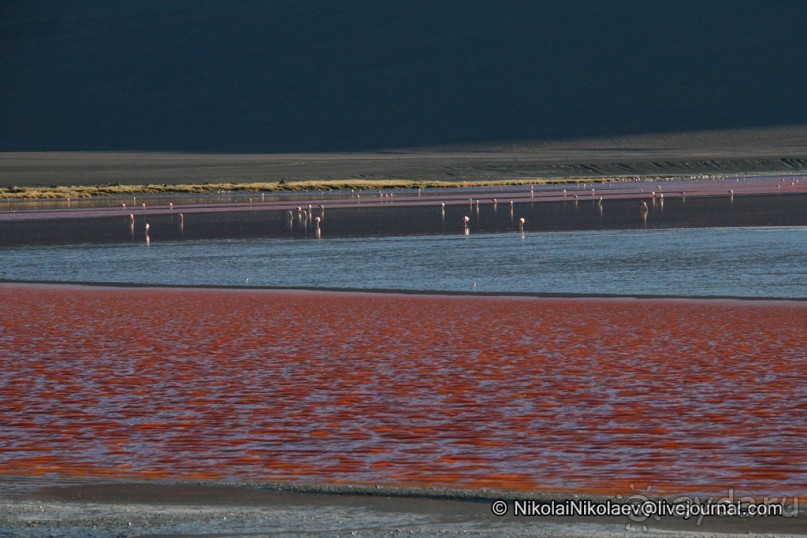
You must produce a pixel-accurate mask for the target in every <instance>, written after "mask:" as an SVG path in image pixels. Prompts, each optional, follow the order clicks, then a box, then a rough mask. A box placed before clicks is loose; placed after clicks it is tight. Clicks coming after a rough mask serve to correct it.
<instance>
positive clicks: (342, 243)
mask: <svg viewBox="0 0 807 538" xmlns="http://www.w3.org/2000/svg"><path fill="white" fill-rule="evenodd" d="M634 204H635V202H634ZM585 205H588V204H585ZM463 209H465V208H464V207H463ZM632 211H633V212H634V219H635V211H636V209H635V205H634V208H633V210H632ZM432 218H433V219H435V220H436V225H437V226H439V225H440V224H439V216H436V215H433V212H432ZM522 218H523V217H522ZM464 219H467V220H465V222H466V223H467V225H466V224H465V223H464V222H463V219H461V218H457V219H456V220H454V219H452V220H449V221H448V223H447V227H451V228H453V230H454V231H453V232H452V233H450V234H448V235H443V234H438V235H413V236H380V237H379V236H376V237H334V232H333V231H332V226H333V222H334V221H332V220H331V218H330V217H329V221H328V226H327V227H322V226H321V228H320V236H321V237H322V240H321V241H316V242H315V241H309V240H305V239H303V238H301V236H300V235H295V236H294V237H291V238H289V237H285V238H268V237H251V238H239V239H204V240H193V241H189V240H185V241H182V240H179V239H177V240H173V241H171V240H166V239H165V238H164V234H168V233H170V232H171V227H170V226H167V225H164V224H160V223H156V224H155V223H153V222H150V223H149V224H150V225H151V230H150V243H151V247H152V248H150V249H148V252H143V251H142V250H140V249H132V248H131V246H130V243H121V244H118V245H93V244H82V245H66V246H59V245H56V246H49V247H6V248H4V249H3V256H2V258H0V278H2V279H11V280H45V281H49V280H53V281H82V282H118V283H141V284H169V285H226V286H242V285H244V278H247V277H248V278H250V283H251V285H254V286H277V287H328V288H368V289H401V290H424V289H430V290H441V291H467V290H468V288H469V285H470V282H472V281H475V282H477V283H478V289H479V291H484V292H512V293H571V294H600V295H601V294H616V295H632V294H637V295H705V296H719V295H727V296H741V297H793V298H807V241H805V234H807V228H804V227H777V228H772V227H767V228H746V227H742V228H717V229H710V228H693V229H671V230H665V229H656V230H651V229H648V230H599V231H586V230H583V231H562V232H543V231H540V230H535V224H534V223H533V221H532V220H530V219H529V218H526V219H525V223H524V228H525V230H526V231H528V232H529V233H524V232H522V231H521V230H520V229H519V230H512V229H511V228H508V233H489V232H484V231H479V230H478V228H477V227H476V224H475V223H474V222H473V221H472V220H471V219H469V218H468V216H467V215H465V216H464ZM334 220H335V219H334ZM508 225H509V220H508ZM194 226H195V225H194V224H193V223H189V226H188V232H189V233H190V231H191V230H193V228H194ZM286 233H288V232H286ZM294 233H295V234H301V233H302V232H300V231H295V232H294ZM463 235H464V236H465V237H464V240H458V236H459V237H462V236H463ZM140 237H141V238H143V237H144V236H142V235H141V236H140ZM306 237H307V238H310V239H315V238H316V231H315V229H314V230H310V231H309V235H308V236H306ZM749 253H757V254H755V255H753V256H752V255H749ZM180 268H181V270H180Z"/></svg>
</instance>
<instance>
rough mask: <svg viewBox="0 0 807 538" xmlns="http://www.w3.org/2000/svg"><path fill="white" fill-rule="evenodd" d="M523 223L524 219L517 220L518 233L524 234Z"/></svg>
mask: <svg viewBox="0 0 807 538" xmlns="http://www.w3.org/2000/svg"><path fill="white" fill-rule="evenodd" d="M525 222H527V221H526V220H524V217H521V218H520V219H518V231H519V232H521V233H524V223H525Z"/></svg>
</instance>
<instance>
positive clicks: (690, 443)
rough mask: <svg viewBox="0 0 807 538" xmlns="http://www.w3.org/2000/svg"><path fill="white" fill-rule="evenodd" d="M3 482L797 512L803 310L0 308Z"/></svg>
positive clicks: (61, 296) (71, 291) (157, 295)
mask: <svg viewBox="0 0 807 538" xmlns="http://www.w3.org/2000/svg"><path fill="white" fill-rule="evenodd" d="M0 301H1V302H2V304H3V308H2V311H0V472H3V473H6V474H15V475H52V476H98V477H119V478H162V479H178V480H179V479H183V480H184V479H189V480H198V479H201V480H214V481H217V480H221V481H224V480H227V481H245V482H305V483H325V482H327V483H356V484H385V485H410V486H426V487H432V486H435V487H436V486H447V487H459V488H487V487H491V488H499V489H506V490H539V491H549V490H551V491H575V492H590V493H605V494H617V493H624V492H625V491H628V490H629V489H630V488H635V489H644V488H646V487H652V488H653V489H654V491H658V492H660V493H671V494H672V493H725V492H726V491H727V490H729V489H732V490H734V491H736V492H737V493H738V494H744V495H804V494H805V491H807V451H805V440H807V383H805V380H807V344H806V342H805V334H807V303H806V302H801V301H740V300H686V299H547V298H533V297H482V296H439V295H391V294H361V293H324V292H285V291H269V290H246V289H245V290H220V289H218V290H217V289H176V288H174V289H171V288H165V289H157V288H111V287H107V288H101V287H80V286H47V285H15V284H2V285H0Z"/></svg>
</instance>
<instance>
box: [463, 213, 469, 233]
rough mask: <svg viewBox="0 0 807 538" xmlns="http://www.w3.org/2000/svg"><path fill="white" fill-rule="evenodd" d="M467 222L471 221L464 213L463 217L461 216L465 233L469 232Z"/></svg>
mask: <svg viewBox="0 0 807 538" xmlns="http://www.w3.org/2000/svg"><path fill="white" fill-rule="evenodd" d="M469 222H471V217H469V216H468V215H465V216H464V217H462V223H463V225H464V226H465V235H468V234H470V233H471V230H470V228H468V223H469Z"/></svg>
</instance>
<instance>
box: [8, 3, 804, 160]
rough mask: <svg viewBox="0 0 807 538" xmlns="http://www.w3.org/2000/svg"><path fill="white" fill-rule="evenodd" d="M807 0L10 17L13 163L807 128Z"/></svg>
mask: <svg viewBox="0 0 807 538" xmlns="http://www.w3.org/2000/svg"><path fill="white" fill-rule="evenodd" d="M805 15H807V3H805V2H801V1H789V2H788V1H780V2H776V1H775V2H770V1H767V2H763V1H732V2H727V1H715V2H703V1H702V0H699V1H688V0H683V1H682V0H676V1H674V2H645V1H639V0H636V1H625V0H617V1H612V2H604V1H602V0H578V1H556V2H549V1H544V2H539V1H504V2H502V1H498V2H496V1H479V0H470V1H466V2H431V1H428V2H427V1H422V0H409V1H404V2H402V1H399V0H394V1H393V0H378V1H373V2H369V1H367V2H364V1H351V2H348V1H334V0H328V1H324V0H322V1H317V0H308V1H300V0H288V1H240V2H236V1H232V2H218V1H216V2H213V1H209V0H202V1H184V2H183V1H172V2H139V3H123V2H108V1H106V0H102V1H95V2H93V1H80V2H74V1H30V2H23V1H18V2H4V3H3V4H2V5H0V73H2V77H1V78H0V151H26V150H147V151H155V150H160V151H195V152H296V151H348V150H350V151H361V150H377V149H384V148H395V147H412V146H433V145H444V144H467V143H479V142H496V141H509V140H516V139H518V140H533V141H540V140H551V139H557V138H562V137H588V136H613V135H622V134H638V133H645V132H663V131H683V130H687V131H691V130H701V129H723V128H733V127H758V126H759V127H761V126H777V125H787V124H796V123H805V122H807V92H805V91H804V88H805V87H806V86H807V70H805V69H804V66H805V58H807V39H805V37H804V28H805V23H806V22H807V17H805Z"/></svg>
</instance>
